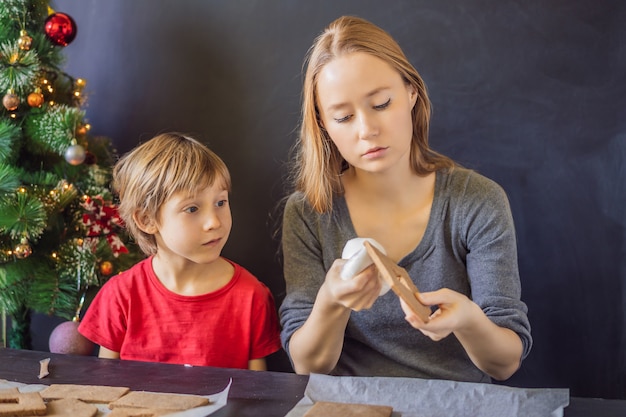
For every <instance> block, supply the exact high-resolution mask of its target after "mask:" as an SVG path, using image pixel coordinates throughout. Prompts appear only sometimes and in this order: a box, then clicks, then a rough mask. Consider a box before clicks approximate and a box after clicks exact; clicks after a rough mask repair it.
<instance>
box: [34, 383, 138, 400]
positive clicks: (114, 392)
mask: <svg viewBox="0 0 626 417" xmlns="http://www.w3.org/2000/svg"><path fill="white" fill-rule="evenodd" d="M129 390H130V389H129V388H126V387H109V386H105V385H74V384H52V385H50V386H49V387H48V388H46V389H44V390H43V391H41V396H42V397H43V398H44V399H45V400H60V399H63V398H74V399H77V400H81V401H84V402H86V403H98V404H105V403H110V402H111V401H115V400H117V399H118V398H120V397H121V396H122V395H124V394H126V393H127V392H128V391H129Z"/></svg>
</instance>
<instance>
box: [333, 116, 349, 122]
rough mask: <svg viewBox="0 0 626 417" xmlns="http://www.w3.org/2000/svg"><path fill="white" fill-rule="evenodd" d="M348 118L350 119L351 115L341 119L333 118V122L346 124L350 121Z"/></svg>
mask: <svg viewBox="0 0 626 417" xmlns="http://www.w3.org/2000/svg"><path fill="white" fill-rule="evenodd" d="M350 117H352V116H351V115H348V116H345V117H341V118H339V119H337V118H335V121H336V122H337V123H343V122H347V121H348V120H350Z"/></svg>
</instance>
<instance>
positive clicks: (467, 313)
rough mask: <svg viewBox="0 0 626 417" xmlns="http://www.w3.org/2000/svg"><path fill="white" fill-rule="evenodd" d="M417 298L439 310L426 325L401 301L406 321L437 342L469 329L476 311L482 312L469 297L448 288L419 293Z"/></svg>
mask: <svg viewBox="0 0 626 417" xmlns="http://www.w3.org/2000/svg"><path fill="white" fill-rule="evenodd" d="M416 297H417V299H418V300H419V302H421V303H422V304H424V305H427V306H437V307H438V308H437V310H435V312H434V313H433V314H431V315H430V318H429V320H428V322H427V323H424V322H423V321H422V320H421V319H420V318H419V317H418V316H417V315H416V314H415V313H414V312H413V310H411V308H410V307H409V306H408V305H407V304H406V303H405V302H404V301H402V299H400V304H401V306H402V310H403V311H404V313H405V315H406V316H405V319H406V321H408V322H409V323H410V324H411V326H413V327H414V328H416V329H418V330H419V331H421V332H422V333H423V334H425V335H426V336H428V337H430V338H431V339H432V340H435V341H438V340H441V339H444V338H446V337H447V336H448V335H449V334H450V333H453V332H455V331H457V330H459V329H462V328H464V327H467V326H468V325H469V323H470V322H471V320H472V317H475V314H476V309H478V311H481V310H480V308H479V307H478V306H477V305H476V304H475V303H474V302H473V301H472V300H470V299H469V298H468V297H467V296H465V295H463V294H461V293H459V292H456V291H453V290H450V289H447V288H443V289H440V290H437V291H432V292H424V293H419V294H417V296H416ZM481 312H482V311H481Z"/></svg>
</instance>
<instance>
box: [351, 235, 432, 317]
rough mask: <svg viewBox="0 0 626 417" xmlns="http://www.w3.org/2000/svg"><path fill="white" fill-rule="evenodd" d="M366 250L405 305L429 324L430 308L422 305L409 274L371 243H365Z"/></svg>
mask: <svg viewBox="0 0 626 417" xmlns="http://www.w3.org/2000/svg"><path fill="white" fill-rule="evenodd" d="M363 245H364V246H365V249H367V253H368V255H369V256H370V257H371V258H372V261H374V264H375V265H376V267H377V268H378V272H379V273H380V275H381V276H382V278H383V279H384V280H385V282H387V284H389V286H390V287H391V289H392V290H393V292H395V293H396V294H397V295H398V297H400V298H402V299H403V300H404V302H405V303H407V304H408V305H409V307H411V310H413V312H414V313H415V314H417V315H418V317H419V318H420V319H422V320H423V321H424V323H427V322H428V318H429V317H430V308H429V307H428V306H425V305H424V304H422V303H420V302H419V301H418V300H417V298H415V294H419V290H418V289H417V287H416V286H415V284H413V281H411V278H410V277H409V274H408V273H407V272H406V270H405V269H404V268H402V267H400V266H398V265H396V263H395V262H393V261H392V260H391V259H389V258H388V257H387V256H386V255H385V254H383V253H382V252H381V251H379V250H378V249H376V248H375V247H374V246H372V245H371V244H370V243H369V242H367V241H365V242H363Z"/></svg>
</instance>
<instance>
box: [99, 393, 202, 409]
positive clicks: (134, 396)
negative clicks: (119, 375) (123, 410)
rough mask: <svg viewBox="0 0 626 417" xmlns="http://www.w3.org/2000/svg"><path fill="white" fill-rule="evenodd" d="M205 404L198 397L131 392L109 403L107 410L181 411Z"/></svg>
mask: <svg viewBox="0 0 626 417" xmlns="http://www.w3.org/2000/svg"><path fill="white" fill-rule="evenodd" d="M207 404H209V400H208V399H207V398H204V397H201V396H199V395H187V394H165V393H158V392H147V391H131V392H129V393H128V394H126V395H124V396H123V397H122V398H120V399H118V400H116V401H114V402H112V403H110V404H109V408H110V409H111V410H113V409H115V408H117V407H129V408H152V409H157V410H169V411H182V410H187V409H189V408H194V407H199V406H201V405H207Z"/></svg>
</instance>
